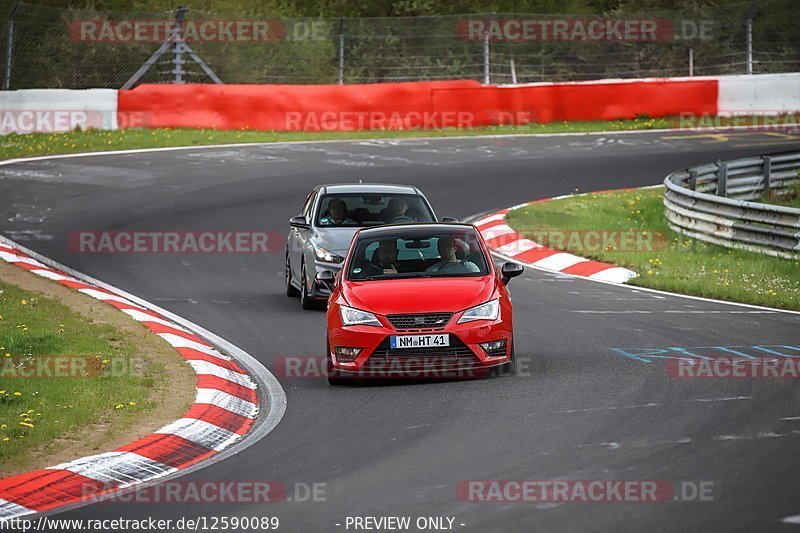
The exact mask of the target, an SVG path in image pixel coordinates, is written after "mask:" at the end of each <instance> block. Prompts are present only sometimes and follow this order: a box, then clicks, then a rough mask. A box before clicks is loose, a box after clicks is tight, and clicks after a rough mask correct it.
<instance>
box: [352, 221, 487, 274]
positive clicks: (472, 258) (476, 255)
mask: <svg viewBox="0 0 800 533" xmlns="http://www.w3.org/2000/svg"><path fill="white" fill-rule="evenodd" d="M478 239H479V237H478V235H477V233H476V232H475V231H474V230H473V229H471V228H436V229H431V228H414V227H411V226H407V227H402V228H397V229H395V230H393V231H380V232H378V233H374V234H372V235H363V236H360V237H359V239H358V241H357V242H356V244H355V248H354V250H353V255H352V258H351V260H350V262H349V265H348V271H347V279H348V280H351V281H359V280H374V279H388V278H418V277H461V276H486V275H487V274H488V273H489V265H488V263H487V259H486V256H485V254H484V252H483V248H482V247H481V244H480V241H479V240H478Z"/></svg>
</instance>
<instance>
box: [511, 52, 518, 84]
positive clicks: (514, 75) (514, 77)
mask: <svg viewBox="0 0 800 533" xmlns="http://www.w3.org/2000/svg"><path fill="white" fill-rule="evenodd" d="M511 83H513V84H514V85H516V84H517V67H516V65H515V64H514V55H513V54H512V55H511Z"/></svg>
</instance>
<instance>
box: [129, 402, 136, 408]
mask: <svg viewBox="0 0 800 533" xmlns="http://www.w3.org/2000/svg"><path fill="white" fill-rule="evenodd" d="M128 405H130V406H131V407H133V406H134V405H136V402H128Z"/></svg>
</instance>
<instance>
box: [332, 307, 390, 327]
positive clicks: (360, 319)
mask: <svg viewBox="0 0 800 533" xmlns="http://www.w3.org/2000/svg"><path fill="white" fill-rule="evenodd" d="M339 314H340V315H341V317H342V324H344V325H345V326H382V325H383V324H381V322H380V320H378V317H376V316H375V315H373V314H372V313H370V312H367V311H362V310H361V309H355V308H353V307H347V306H346V305H340V306H339Z"/></svg>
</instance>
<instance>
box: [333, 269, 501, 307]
mask: <svg viewBox="0 0 800 533" xmlns="http://www.w3.org/2000/svg"><path fill="white" fill-rule="evenodd" d="M494 290H495V278H494V276H481V277H475V278H474V277H462V278H416V279H386V280H374V281H348V282H345V284H344V285H343V286H342V296H344V298H345V300H347V302H348V303H349V305H350V306H352V307H355V308H357V309H363V310H365V311H370V312H372V313H377V314H379V315H388V314H395V313H397V314H401V313H402V314H406V313H435V312H438V311H444V312H452V313H455V312H456V311H462V310H464V309H467V308H469V307H473V306H475V305H479V304H482V303H483V302H485V301H487V300H490V299H491V297H492V295H493V294H494Z"/></svg>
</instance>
